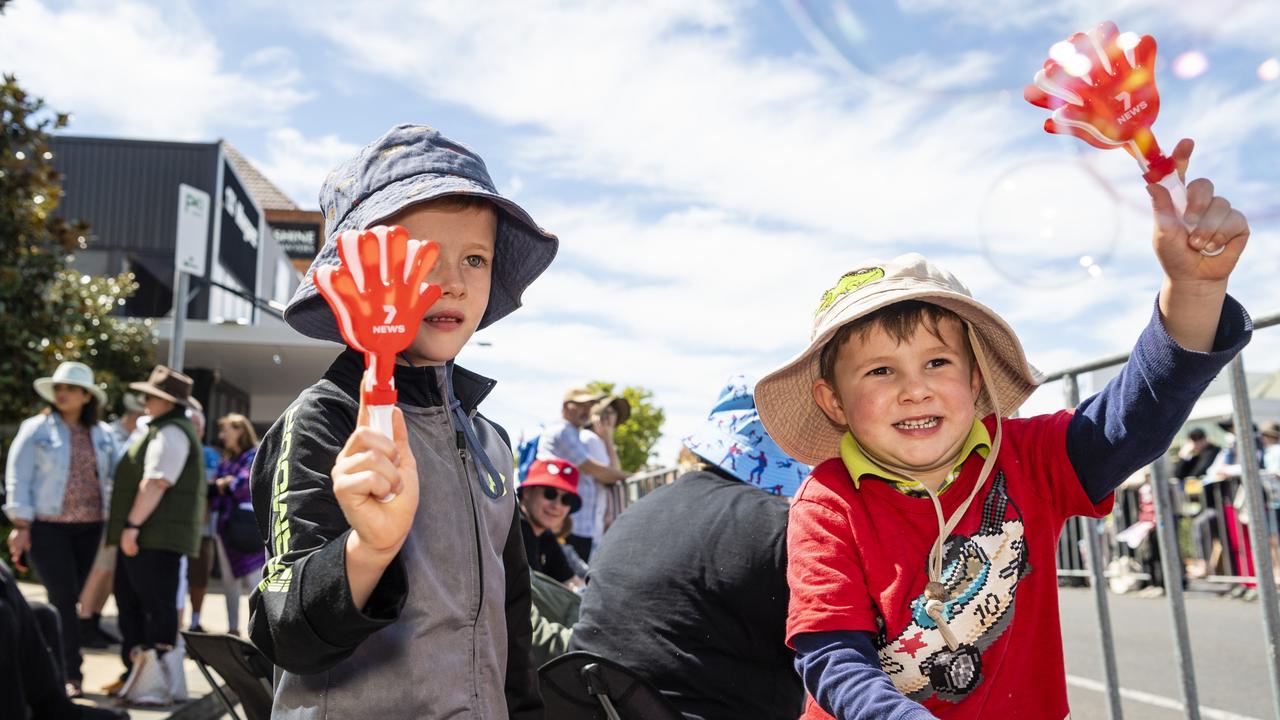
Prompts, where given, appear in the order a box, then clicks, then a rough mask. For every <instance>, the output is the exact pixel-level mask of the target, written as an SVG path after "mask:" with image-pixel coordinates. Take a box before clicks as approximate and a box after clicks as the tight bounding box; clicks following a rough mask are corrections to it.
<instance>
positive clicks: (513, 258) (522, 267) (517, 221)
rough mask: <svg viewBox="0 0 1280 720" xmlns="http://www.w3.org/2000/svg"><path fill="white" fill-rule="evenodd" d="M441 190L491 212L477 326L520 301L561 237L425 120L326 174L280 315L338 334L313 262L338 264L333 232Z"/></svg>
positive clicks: (368, 222)
mask: <svg viewBox="0 0 1280 720" xmlns="http://www.w3.org/2000/svg"><path fill="white" fill-rule="evenodd" d="M448 195H466V196H471V197H480V198H484V199H486V200H489V201H490V202H492V203H493V205H494V207H495V208H496V210H497V213H498V234H497V237H496V238H495V241H494V247H493V249H494V254H493V279H492V282H491V285H490V289H489V305H488V307H487V308H486V309H485V313H484V317H482V318H481V319H480V328H485V327H488V326H489V325H491V324H492V323H494V322H495V321H497V320H498V319H500V318H502V317H503V316H505V315H507V314H509V313H511V312H512V311H513V310H515V309H516V308H518V307H520V296H521V295H522V294H523V293H524V291H525V288H527V287H529V284H530V283H532V282H533V281H534V280H535V279H536V278H537V277H538V276H539V275H541V274H542V271H543V270H546V269H547V266H548V265H550V264H551V261H552V259H554V258H555V256H556V250H557V249H558V248H559V243H560V241H559V240H557V239H556V236H555V235H552V234H551V233H549V232H547V231H545V230H543V229H542V228H540V227H538V224H537V223H535V222H534V221H533V218H532V217H530V216H529V213H527V212H525V210H524V208H522V207H520V206H519V205H517V204H515V203H514V202H512V201H511V200H509V199H507V198H505V197H502V195H500V194H499V193H498V191H497V189H496V188H495V187H494V185H493V181H492V180H490V179H489V171H488V169H487V168H486V167H485V164H484V160H482V159H481V158H480V156H479V155H477V154H476V153H475V152H474V151H472V150H471V148H468V147H467V146H466V145H463V144H462V143H459V142H455V141H453V140H450V139H449V138H447V137H445V136H444V135H441V134H440V132H439V131H438V130H436V129H435V128H431V127H427V126H426V125H397V126H395V127H393V128H391V129H390V130H388V131H387V132H386V134H384V135H383V136H382V137H380V138H378V139H377V140H374V141H373V142H371V143H369V144H368V145H366V146H364V147H363V148H361V149H360V151H359V152H357V153H356V155H355V157H353V158H351V159H350V160H348V161H346V162H344V163H343V164H341V165H339V166H338V167H337V168H335V169H334V170H333V172H331V173H329V177H327V178H325V181H324V185H323V187H321V188H320V210H321V211H322V212H323V213H324V224H325V244H324V247H322V248H320V252H319V253H317V254H316V258H315V260H314V261H312V263H311V267H310V269H308V270H307V275H306V277H305V278H303V280H302V284H301V285H299V286H298V290H297V292H295V293H294V295H293V299H292V300H290V301H289V305H288V307H286V308H285V311H284V319H285V322H287V323H289V325H291V326H293V328H294V329H295V330H297V331H298V332H300V333H302V334H303V335H307V336H309V337H313V338H318V339H320V340H332V341H333V342H337V343H341V342H343V340H342V336H341V335H340V334H339V333H338V326H337V322H336V321H335V320H334V317H333V313H332V312H331V311H330V310H329V306H328V305H327V304H326V303H325V301H324V298H322V297H321V296H320V294H319V292H318V291H317V290H316V286H315V282H314V278H315V273H316V270H317V269H318V268H321V267H324V266H325V265H336V264H338V248H337V242H336V240H337V237H338V235H339V234H341V233H342V232H343V231H344V230H364V229H366V228H369V227H371V226H373V225H376V224H378V222H380V221H382V220H385V219H387V218H389V217H391V216H393V215H395V214H396V213H398V212H400V211H401V210H403V209H405V208H407V207H409V206H411V205H416V204H418V203H422V202H426V201H427V200H434V199H436V198H441V197H445V196H448Z"/></svg>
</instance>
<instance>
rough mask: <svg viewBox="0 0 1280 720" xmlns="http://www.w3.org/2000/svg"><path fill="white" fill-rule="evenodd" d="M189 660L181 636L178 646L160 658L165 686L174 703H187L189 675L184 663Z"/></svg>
mask: <svg viewBox="0 0 1280 720" xmlns="http://www.w3.org/2000/svg"><path fill="white" fill-rule="evenodd" d="M186 658H187V649H186V646H185V645H183V642H182V638H181V636H179V638H178V645H177V646H176V647H174V648H173V649H172V650H169V651H168V652H166V653H164V654H163V655H161V656H160V667H161V668H163V669H164V678H165V684H166V686H167V687H168V688H169V697H171V698H172V699H173V701H174V702H186V701H187V700H189V699H190V696H188V694H187V673H186V668H184V667H183V663H182V661H183V660H185V659H186Z"/></svg>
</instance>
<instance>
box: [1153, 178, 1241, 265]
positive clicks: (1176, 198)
mask: <svg viewBox="0 0 1280 720" xmlns="http://www.w3.org/2000/svg"><path fill="white" fill-rule="evenodd" d="M1156 184H1157V185H1160V186H1162V187H1164V189H1165V190H1168V191H1169V199H1170V200H1171V201H1173V209H1174V211H1175V212H1177V213H1178V219H1179V220H1182V221H1183V222H1184V223H1185V222H1186V219H1185V218H1186V214H1187V186H1186V185H1184V184H1182V178H1180V177H1178V173H1177V172H1176V171H1175V172H1171V173H1169V174H1168V175H1165V176H1164V177H1163V178H1160V182H1158V183H1156ZM1226 249H1227V247H1226V246H1225V245H1224V246H1222V247H1220V248H1218V249H1217V250H1214V251H1213V252H1205V251H1204V250H1201V251H1200V254H1201V255H1204V256H1205V257H1214V256H1216V255H1221V254H1222V251H1223V250H1226Z"/></svg>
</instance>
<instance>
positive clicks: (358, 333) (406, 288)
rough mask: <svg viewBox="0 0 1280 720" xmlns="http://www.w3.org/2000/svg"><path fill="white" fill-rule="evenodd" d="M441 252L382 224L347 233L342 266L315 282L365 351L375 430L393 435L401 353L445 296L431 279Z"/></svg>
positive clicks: (345, 331)
mask: <svg viewBox="0 0 1280 720" xmlns="http://www.w3.org/2000/svg"><path fill="white" fill-rule="evenodd" d="M439 255H440V247H439V246H438V245H437V244H436V243H434V242H432V241H430V240H410V239H409V233H408V231H406V230H405V229H404V228H402V227H400V226H399V225H393V226H391V227H386V226H383V225H379V226H377V227H374V228H371V229H369V230H365V231H358V230H347V231H345V232H343V233H342V235H340V236H339V237H338V258H339V260H340V262H339V264H338V265H328V266H325V267H322V268H320V269H319V270H317V271H316V275H315V283H316V288H317V289H318V290H319V291H320V294H321V295H323V296H324V299H325V300H326V301H328V303H329V307H330V308H332V309H333V315H334V317H336V318H337V320H338V330H339V331H341V333H342V337H343V339H344V340H346V341H347V344H348V345H350V346H351V347H352V348H354V349H356V350H358V351H360V352H362V353H364V362H365V375H364V380H363V382H362V384H361V390H362V396H363V402H365V403H367V404H368V407H369V419H370V422H371V423H372V425H373V428H374V429H375V430H377V431H378V432H380V433H382V434H384V435H386V436H387V437H388V438H390V437H392V434H391V415H392V413H391V411H392V409H393V408H394V407H395V404H396V387H395V380H394V378H393V377H392V375H393V373H394V371H395V362H396V355H397V354H398V353H400V352H402V351H403V350H404V349H405V348H407V347H409V345H410V344H411V343H412V342H413V338H414V337H415V336H416V335H417V334H418V328H419V326H420V325H421V324H422V316H423V315H425V314H426V312H427V309H428V308H430V307H431V305H432V304H433V303H435V301H436V300H437V299H439V298H440V288H439V287H437V286H435V285H431V284H429V283H428V282H427V274H428V273H430V272H431V268H432V267H434V266H435V264H436V258H437V257H439ZM394 497H395V495H394V494H391V495H388V496H386V497H382V498H379V500H380V501H381V502H390V501H391V500H392V499H393V498H394Z"/></svg>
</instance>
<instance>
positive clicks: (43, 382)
mask: <svg viewBox="0 0 1280 720" xmlns="http://www.w3.org/2000/svg"><path fill="white" fill-rule="evenodd" d="M31 384H32V386H33V387H35V389H36V394H37V395H39V396H40V398H41V399H42V400H44V401H45V402H47V403H49V404H50V405H53V404H55V403H56V401H55V400H54V397H53V386H54V385H75V386H76V387H80V388H84V389H85V390H88V391H89V392H90V393H91V394H92V395H93V396H94V397H95V398H97V399H98V404H99V405H104V406H105V405H106V404H107V394H106V393H105V392H103V390H102V388H100V387H98V386H97V385H86V384H85V383H79V382H75V381H74V380H66V379H63V380H56V379H54V378H52V377H42V378H37V379H36V381H35V382H33V383H31Z"/></svg>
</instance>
